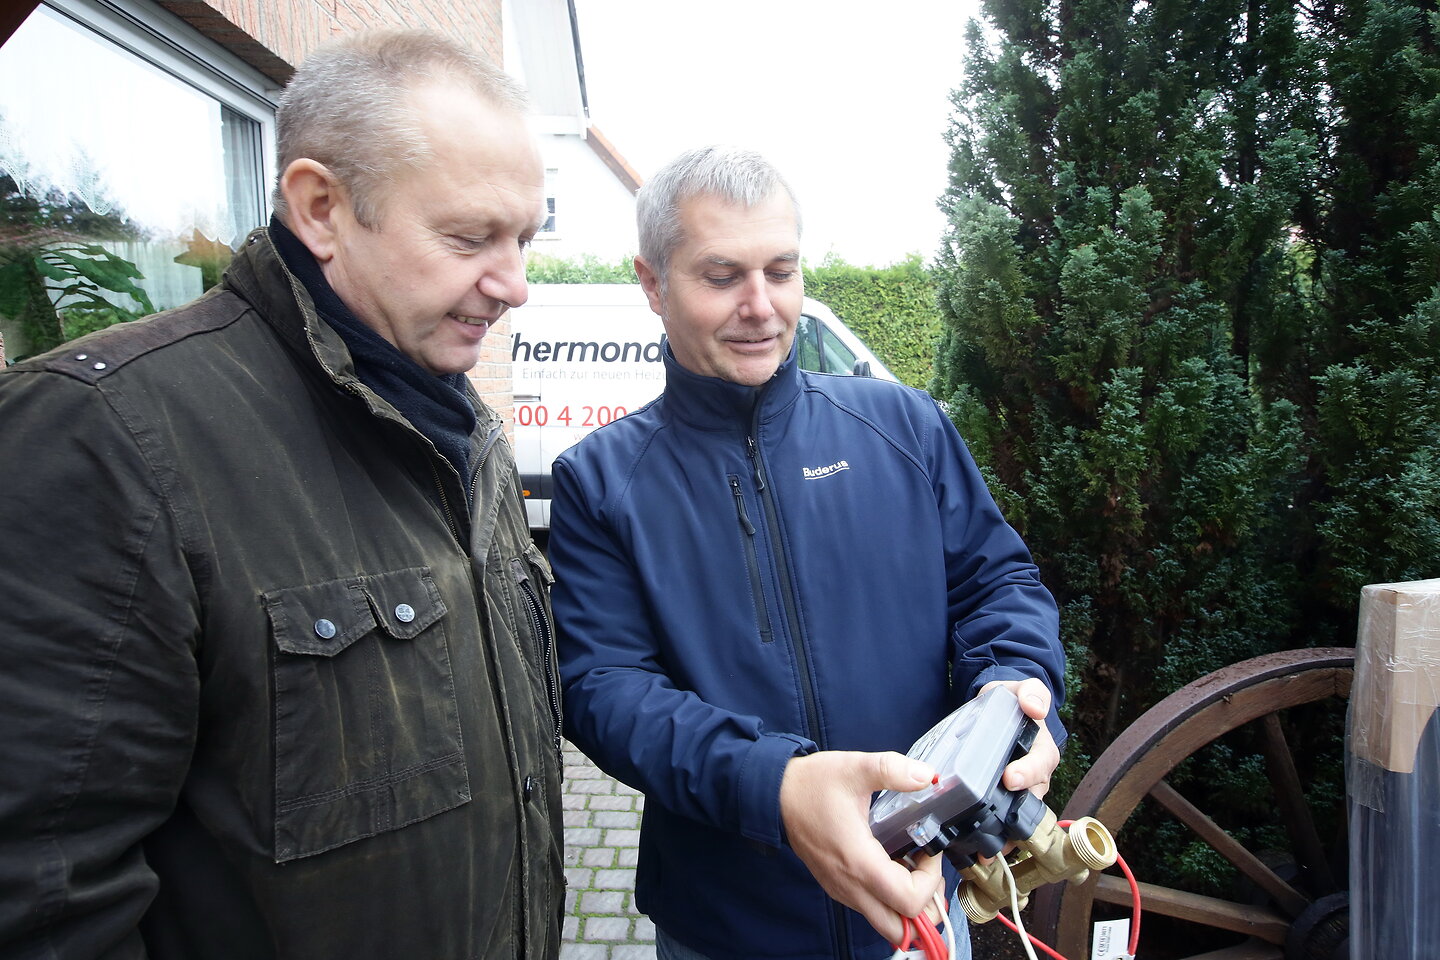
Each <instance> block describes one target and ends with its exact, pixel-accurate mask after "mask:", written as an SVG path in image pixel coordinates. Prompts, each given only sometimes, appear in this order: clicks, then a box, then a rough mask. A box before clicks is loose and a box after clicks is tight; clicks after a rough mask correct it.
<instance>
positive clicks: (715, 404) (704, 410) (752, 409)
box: [664, 341, 801, 431]
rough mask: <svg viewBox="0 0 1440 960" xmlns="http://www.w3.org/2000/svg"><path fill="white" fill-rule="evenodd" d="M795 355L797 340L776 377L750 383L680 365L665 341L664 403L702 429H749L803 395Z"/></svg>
mask: <svg viewBox="0 0 1440 960" xmlns="http://www.w3.org/2000/svg"><path fill="white" fill-rule="evenodd" d="M797 342H798V341H797ZM795 355H796V344H794V343H792V344H791V345H790V355H789V356H788V357H786V358H785V361H784V362H783V363H781V364H780V366H779V367H778V368H777V369H776V370H775V375H774V376H773V377H771V378H770V379H769V380H767V381H766V382H765V383H763V384H761V385H760V386H758V387H747V386H744V385H743V384H739V383H731V382H730V381H729V380H721V379H720V378H719V377H703V376H701V375H700V374H698V373H691V372H690V371H689V370H686V369H685V368H684V367H682V366H680V361H678V360H676V359H675V354H674V353H673V352H672V351H671V350H670V343H669V341H666V343H665V348H664V360H665V394H664V396H665V403H666V405H667V406H669V407H670V409H671V410H672V411H674V413H675V415H676V416H677V417H679V418H680V419H681V420H683V421H685V422H686V423H688V424H690V425H691V426H695V427H699V428H700V429H702V430H735V429H739V430H741V431H746V430H748V429H749V428H750V426H751V424H752V423H755V422H758V421H761V420H769V419H771V418H773V417H775V416H777V415H778V414H779V413H781V412H782V411H783V410H785V409H786V408H787V407H788V406H789V405H790V404H791V403H793V402H794V401H795V398H796V397H798V396H799V395H800V388H801V383H800V366H799V364H798V363H797V362H796V360H795Z"/></svg>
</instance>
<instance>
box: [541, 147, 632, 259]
mask: <svg viewBox="0 0 1440 960" xmlns="http://www.w3.org/2000/svg"><path fill="white" fill-rule="evenodd" d="M540 150H541V153H542V155H543V157H544V160H545V167H546V169H547V170H554V171H555V172H554V173H553V174H551V176H552V177H553V178H554V187H555V223H556V235H555V236H553V237H551V236H547V235H544V234H542V235H541V236H539V237H537V238H536V240H535V245H534V250H535V252H536V253H543V254H547V255H549V256H556V257H569V258H574V257H579V256H581V255H584V254H591V255H593V256H596V257H598V258H600V259H601V260H605V261H610V262H613V261H615V260H618V259H620V258H621V257H627V256H631V255H633V254H634V253H635V252H636V246H637V245H636V239H635V238H636V233H635V198H634V197H633V196H632V195H631V194H630V191H629V190H627V189H626V188H625V185H624V184H622V183H621V182H620V181H619V179H617V178H616V176H615V174H614V173H612V172H611V171H610V169H609V168H608V167H606V166H605V163H604V161H602V160H601V159H600V158H599V157H598V156H596V154H595V152H594V151H593V150H592V149H591V148H590V146H589V145H588V144H586V143H585V142H584V140H582V139H581V138H580V137H579V136H576V135H574V134H547V133H543V132H542V133H541V134H540Z"/></svg>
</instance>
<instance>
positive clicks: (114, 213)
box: [0, 5, 265, 362]
mask: <svg viewBox="0 0 1440 960" xmlns="http://www.w3.org/2000/svg"><path fill="white" fill-rule="evenodd" d="M261 152H262V147H261V130H260V124H259V123H258V122H257V121H256V120H254V119H252V118H250V117H246V116H244V115H243V114H241V113H239V112H237V111H235V110H233V109H231V108H230V107H228V106H226V105H225V104H222V103H221V102H220V101H219V100H217V99H216V98H215V97H213V96H211V95H210V94H208V93H206V92H203V91H201V90H199V89H197V88H195V87H194V86H192V85H190V84H189V83H186V82H184V81H182V80H180V79H177V77H176V76H174V75H172V74H171V73H168V72H166V71H164V70H162V69H160V68H159V67H157V66H156V65H154V64H152V63H150V62H149V61H147V60H144V59H142V58H140V57H138V56H136V55H134V54H132V53H131V52H129V51H128V50H125V49H123V48H121V47H120V46H118V45H117V44H115V43H114V42H112V41H111V40H109V39H108V38H105V37H102V36H100V35H99V34H97V33H95V32H94V31H92V30H90V29H89V28H88V27H86V26H84V25H81V24H79V23H77V22H75V21H74V20H72V19H71V18H70V17H68V16H66V15H64V14H62V13H60V12H57V11H56V10H54V9H51V8H49V7H46V6H44V5H41V6H39V7H37V8H36V10H35V12H34V13H33V14H31V16H30V17H29V18H28V19H27V20H26V21H25V23H24V24H22V25H21V27H20V28H19V30H17V31H16V32H15V34H14V35H13V36H12V37H11V38H10V39H9V40H8V41H7V42H6V43H5V45H4V46H3V47H0V216H3V218H4V220H3V222H0V333H3V334H4V337H5V353H6V355H7V358H8V359H9V360H10V361H12V362H13V361H14V360H15V359H17V358H19V357H20V356H23V355H26V354H33V353H36V352H39V351H40V350H43V349H48V348H49V347H50V346H53V345H54V344H55V343H58V342H60V341H61V340H64V339H69V338H70V337H73V336H75V335H77V333H78V332H87V331H88V329H91V328H94V327H97V326H104V325H106V324H107V323H108V322H114V321H115V320H124V319H130V318H131V317H133V316H136V315H139V314H143V313H147V312H150V311H151V310H156V309H160V310H163V309H166V308H168V307H173V306H178V305H180V304H182V303H185V302H187V301H189V300H191V299H193V298H195V297H196V296H199V295H200V294H201V293H203V292H204V291H205V289H207V288H208V287H209V286H211V285H213V284H214V283H215V282H216V281H217V280H218V279H219V275H220V272H221V271H222V270H223V268H224V265H225V264H226V263H228V261H229V255H230V250H231V248H232V247H233V246H234V245H235V244H236V243H238V242H239V240H240V239H241V238H242V237H244V235H245V234H246V233H247V232H249V230H250V229H252V228H253V227H255V226H257V225H259V224H260V223H262V222H263V218H264V216H265V208H264V203H265V200H264V192H263V188H262V185H261V182H260V179H261V170H262V163H261ZM37 283H39V284H40V286H39V287H37V286H36V284H37ZM40 289H43V290H44V294H45V297H47V298H48V300H49V302H50V304H51V309H50V311H49V313H50V314H52V315H51V316H45V315H44V314H46V310H45V309H44V305H43V303H41V302H40V301H39V300H38V299H37V296H38V294H37V291H38V290H40Z"/></svg>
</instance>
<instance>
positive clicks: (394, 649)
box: [263, 567, 470, 863]
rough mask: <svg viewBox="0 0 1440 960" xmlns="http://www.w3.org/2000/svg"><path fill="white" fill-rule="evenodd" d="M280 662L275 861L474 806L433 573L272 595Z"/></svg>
mask: <svg viewBox="0 0 1440 960" xmlns="http://www.w3.org/2000/svg"><path fill="white" fill-rule="evenodd" d="M263 600H264V603H265V609H266V611H267V613H268V614H269V618H270V626H271V631H272V635H273V637H274V640H275V653H274V659H273V664H272V672H273V678H274V698H275V700H274V705H273V706H274V718H275V727H274V738H275V860H276V862H277V863H279V862H284V861H286V860H293V859H295V858H297V857H304V856H309V855H311V854H316V853H320V852H322V851H324V850H329V849H331V848H333V847H338V846H340V845H342V844H345V843H350V842H351V841H354V840H359V839H361V838H363V837H369V836H374V835H376V834H380V833H384V832H386V831H389V830H395V829H398V828H400V827H402V826H405V825H406V824H409V823H414V822H416V821H418V820H423V819H425V818H427V817H432V816H434V815H435V814H437V813H441V812H443V811H445V810H448V809H451V808H452V807H456V806H458V805H460V804H462V803H464V802H466V801H468V800H469V799H470V784H469V776H468V773H467V770H466V763H465V757H464V754H463V753H462V749H461V738H460V720H459V710H458V709H457V707H456V698H455V678H454V670H453V668H452V666H451V660H450V646H449V644H450V640H449V637H448V634H447V629H446V627H447V621H446V619H445V615H446V613H447V608H446V606H445V602H444V599H443V598H442V597H441V595H440V592H439V590H438V589H437V587H436V585H435V582H434V579H433V577H432V576H431V574H430V571H429V569H428V568H426V567H410V568H406V569H402V570H394V571H387V572H384V573H377V574H363V575H360V576H355V577H347V578H344V579H339V580H329V581H325V582H322V583H313V584H306V585H304V586H299V587H288V588H285V589H281V590H274V591H271V592H269V593H266V594H264V596H263Z"/></svg>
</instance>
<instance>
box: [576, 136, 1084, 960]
mask: <svg viewBox="0 0 1440 960" xmlns="http://www.w3.org/2000/svg"><path fill="white" fill-rule="evenodd" d="M637 218H638V221H639V227H640V250H641V253H640V256H639V257H637V258H636V261H635V269H636V271H637V273H638V274H639V277H640V282H641V284H642V286H643V287H644V289H645V293H646V295H647V296H648V298H649V302H650V306H651V309H653V310H654V311H655V312H656V313H657V314H659V315H660V317H661V319H662V321H663V323H664V327H665V333H666V338H667V339H666V347H665V351H664V362H665V371H666V383H665V391H664V393H663V394H662V396H661V397H660V398H659V399H658V400H656V401H654V402H653V403H651V404H649V405H648V406H646V407H644V408H643V409H641V410H639V411H637V412H635V413H633V414H631V415H630V416H627V417H624V418H621V419H620V420H617V421H615V422H613V423H611V424H609V425H608V426H605V427H602V428H600V429H599V430H596V431H595V432H593V433H591V434H590V435H589V436H587V437H586V438H585V439H584V440H582V441H581V442H580V443H579V444H578V445H576V446H575V447H572V448H571V449H570V450H569V451H567V452H566V453H564V454H563V455H561V457H560V459H559V460H557V461H556V463H555V467H554V480H555V493H554V501H553V505H552V514H551V519H552V524H553V526H552V529H551V535H550V553H551V560H552V562H553V563H554V565H555V571H556V578H557V579H556V588H555V593H554V604H555V613H556V623H557V627H558V629H559V640H560V646H559V651H560V659H561V677H562V680H563V683H564V692H565V707H566V729H567V730H568V732H569V735H570V738H571V739H572V740H573V741H574V742H575V743H576V744H577V745H578V746H579V747H580V748H581V749H582V750H584V751H585V752H586V753H587V754H589V755H590V756H591V757H592V758H593V759H595V761H596V762H597V763H598V764H599V765H600V767H601V768H602V769H604V770H606V771H607V772H609V773H610V774H612V775H614V776H616V777H618V778H619V779H621V780H623V781H625V782H626V783H629V784H631V785H632V786H635V787H637V788H639V789H641V790H643V791H644V793H645V796H646V804H645V815H644V823H643V826H642V829H641V837H640V864H639V874H638V879H637V890H636V896H637V900H638V904H639V907H640V909H642V910H644V911H646V912H647V913H649V914H650V916H651V917H652V919H653V920H654V921H655V925H656V928H657V931H658V935H657V939H658V952H659V956H660V958H661V960H696V958H700V960H753V958H757V957H786V958H804V960H829V958H845V960H850V958H859V960H880V958H882V957H885V956H889V955H890V953H891V948H890V947H889V946H888V945H887V944H886V941H887V940H888V941H889V942H890V943H896V942H898V941H899V940H900V939H901V917H915V916H918V915H919V914H920V913H921V912H922V911H924V910H926V909H927V907H928V906H929V905H930V904H931V903H932V902H933V899H934V897H935V894H936V892H937V890H938V889H939V888H940V886H941V878H940V875H941V865H940V863H939V861H938V860H933V859H932V860H929V861H928V862H925V863H922V864H921V865H920V867H919V868H918V869H917V870H915V871H913V872H912V871H911V870H909V869H907V868H906V867H904V866H902V865H901V864H899V863H896V862H893V861H891V860H890V859H889V858H888V857H886V855H885V851H884V849H883V848H882V847H881V846H880V844H879V843H878V842H876V841H875V839H874V838H873V837H872V836H871V835H870V831H869V828H868V820H867V813H866V811H867V807H868V805H869V802H870V797H871V795H872V793H873V792H874V791H877V790H881V789H892V790H915V789H919V788H921V787H923V786H925V785H927V784H929V783H930V782H931V777H932V775H933V771H932V770H931V769H930V768H928V767H927V766H926V765H924V764H922V763H918V762H915V761H910V760H908V759H907V758H905V757H904V756H902V755H901V754H902V753H903V752H904V751H905V750H906V749H908V748H909V746H910V745H911V744H912V743H913V742H914V741H915V740H916V739H917V738H918V737H919V736H920V735H922V734H923V733H924V732H925V731H926V730H927V729H928V728H929V727H930V726H931V725H932V724H934V723H935V722H936V721H938V720H940V719H941V718H942V717H943V716H944V715H945V714H946V713H948V712H950V711H951V710H953V709H955V708H956V707H958V706H959V705H960V704H961V703H962V702H964V701H966V700H968V699H970V698H971V697H973V696H975V695H977V694H978V693H979V692H980V691H981V690H982V689H984V688H985V687H987V686H989V685H991V684H1005V685H1007V686H1009V687H1010V688H1011V689H1013V690H1014V691H1015V692H1016V693H1017V695H1018V696H1019V698H1020V701H1021V705H1022V708H1023V709H1024V710H1025V711H1026V712H1027V713H1028V714H1029V715H1030V716H1032V717H1034V718H1036V719H1040V718H1045V720H1046V721H1047V723H1046V724H1045V725H1042V732H1041V734H1040V735H1039V736H1037V738H1036V742H1035V746H1034V748H1033V749H1032V750H1031V752H1030V753H1029V754H1028V755H1027V756H1025V757H1023V758H1021V759H1019V760H1016V761H1015V762H1014V763H1012V764H1010V766H1009V767H1008V768H1007V769H1006V772H1005V783H1006V786H1008V787H1009V788H1010V789H1024V788H1031V789H1035V790H1037V791H1040V792H1043V790H1044V788H1045V785H1046V784H1047V783H1048V782H1049V779H1050V776H1051V773H1052V772H1053V770H1054V768H1055V766H1056V764H1057V763H1058V762H1059V751H1058V748H1057V746H1056V744H1057V742H1058V741H1059V740H1061V739H1062V738H1063V735H1064V731H1063V729H1062V728H1061V727H1060V725H1059V723H1058V721H1057V720H1056V718H1055V715H1054V711H1053V710H1052V709H1051V707H1052V705H1053V704H1054V703H1056V702H1058V700H1059V697H1060V694H1061V692H1062V690H1061V682H1062V678H1063V675H1064V657H1063V654H1062V652H1061V649H1060V645H1059V642H1058V639H1057V630H1058V615H1057V612H1056V609H1055V603H1054V600H1053V599H1052V598H1051V596H1050V593H1049V591H1048V590H1046V588H1045V587H1044V586H1043V585H1042V584H1041V583H1040V580H1039V576H1038V572H1037V570H1036V568H1035V566H1034V564H1033V563H1032V562H1031V560H1030V556H1029V554H1028V552H1027V551H1026V549H1025V546H1024V544H1023V543H1022V542H1021V540H1020V538H1019V536H1018V535H1016V533H1015V531H1014V530H1013V529H1011V528H1010V527H1009V526H1008V525H1007V524H1006V523H1005V521H1004V519H1003V518H1002V517H1001V515H1000V512H999V510H998V509H997V508H996V506H995V503H994V501H993V499H992V498H991V497H990V494H989V492H988V491H987V490H986V488H985V484H984V481H983V480H982V479H981V476H980V473H979V471H978V469H977V468H976V466H975V463H974V461H973V460H972V459H971V457H970V454H969V453H968V451H967V450H966V448H965V445H964V443H963V442H962V441H961V439H960V437H959V435H958V434H957V433H956V431H955V428H954V426H952V425H951V423H950V421H949V419H948V418H947V417H946V416H945V414H944V413H943V412H942V411H941V410H940V409H939V407H938V406H937V405H936V404H935V402H934V401H933V400H932V399H931V398H930V397H929V396H927V395H926V394H924V393H922V392H920V391H918V390H913V389H910V388H908V387H903V386H900V385H898V384H894V383H890V382H886V381H879V380H871V379H869V378H864V377H836V376H825V375H822V374H813V373H808V372H804V371H801V370H800V369H799V368H798V367H797V365H796V357H795V349H794V340H795V330H796V325H797V321H798V317H799V315H800V310H801V304H802V300H803V295H804V287H803V282H802V278H801V268H800V216H799V211H798V208H797V205H796V203H795V199H794V196H793V194H792V193H791V191H790V189H789V187H788V186H787V185H786V184H785V181H784V180H783V179H782V178H781V177H780V176H779V174H778V173H777V172H776V171H775V170H774V169H773V168H772V167H771V166H770V165H769V164H768V163H766V162H765V161H764V160H763V159H762V158H760V157H759V156H757V155H755V154H753V153H750V152H747V151H738V150H728V149H718V148H705V149H701V150H696V151H691V152H690V153H687V154H685V155H683V156H681V157H680V158H678V159H677V160H675V161H673V162H672V163H671V164H669V165H668V166H667V167H666V168H665V169H663V170H661V171H660V172H659V173H658V174H657V175H656V176H655V177H653V178H652V179H651V180H649V181H648V182H647V183H646V184H645V186H644V187H643V188H642V190H641V191H640V195H639V198H638V209H637ZM942 906H943V903H942ZM957 912H958V911H957ZM937 915H938V911H937ZM960 933H961V936H960V937H959V942H960V944H962V945H964V947H965V948H966V949H964V950H962V953H961V956H962V957H963V956H965V955H967V954H968V940H967V939H966V938H965V937H964V936H963V930H962V931H961V932H960Z"/></svg>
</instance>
